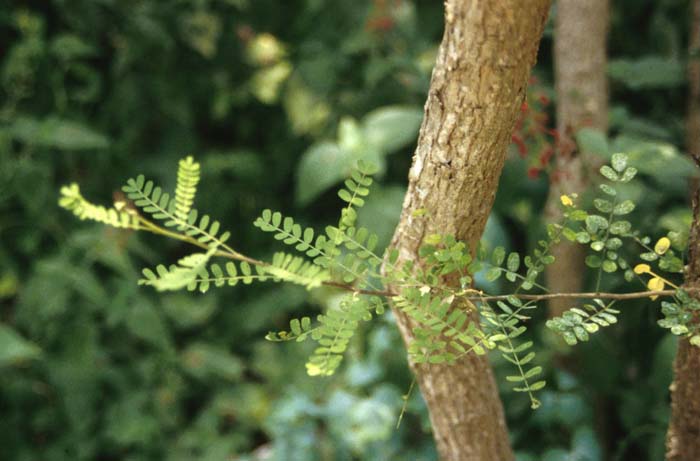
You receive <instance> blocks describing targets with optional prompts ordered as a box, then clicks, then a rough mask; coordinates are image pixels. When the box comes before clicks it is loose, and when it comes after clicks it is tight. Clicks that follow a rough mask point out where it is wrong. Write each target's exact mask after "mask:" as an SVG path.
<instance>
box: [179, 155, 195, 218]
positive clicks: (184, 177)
mask: <svg viewBox="0 0 700 461" xmlns="http://www.w3.org/2000/svg"><path fill="white" fill-rule="evenodd" d="M197 183H199V163H196V162H195V161H194V159H193V158H192V157H191V156H190V157H187V158H184V159H182V160H180V163H179V165H178V168H177V187H176V188H175V216H176V217H177V218H178V219H179V220H180V221H187V218H188V217H189V215H190V211H192V203H193V202H194V196H195V194H196V193H197ZM180 230H184V227H182V228H180Z"/></svg>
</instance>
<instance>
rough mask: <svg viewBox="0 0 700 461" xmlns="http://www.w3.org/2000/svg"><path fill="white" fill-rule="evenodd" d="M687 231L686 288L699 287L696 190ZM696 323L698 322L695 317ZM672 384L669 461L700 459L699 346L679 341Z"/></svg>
mask: <svg viewBox="0 0 700 461" xmlns="http://www.w3.org/2000/svg"><path fill="white" fill-rule="evenodd" d="M695 192H696V195H695V197H694V203H693V211H694V213H693V215H694V218H693V226H692V228H691V231H690V243H689V245H690V247H689V251H690V261H689V264H688V272H687V274H686V281H685V282H686V283H685V284H686V286H690V287H700V216H699V214H700V213H699V211H700V206H699V205H698V196H697V190H696V191H695ZM695 320H696V321H700V319H698V318H696V319H695ZM673 371H674V382H673V384H671V423H670V426H669V429H668V435H667V437H666V459H667V460H668V461H697V460H700V347H696V346H693V345H691V344H690V342H689V341H688V340H687V339H682V340H680V341H679V342H678V351H677V352H676V360H675V362H674V365H673Z"/></svg>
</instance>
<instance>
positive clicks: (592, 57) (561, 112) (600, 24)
mask: <svg viewBox="0 0 700 461" xmlns="http://www.w3.org/2000/svg"><path fill="white" fill-rule="evenodd" d="M608 10H609V7H608V0H559V1H558V2H557V13H556V18H555V36H554V78H555V86H556V94H557V131H558V133H559V137H560V138H559V139H560V140H561V144H562V146H565V145H568V144H569V142H570V138H571V137H572V136H574V135H575V133H576V131H578V130H579V129H580V128H582V127H590V128H595V129H598V130H601V131H603V132H605V131H606V130H607V126H608V120H607V116H608V90H607V79H606V62H607V46H606V42H607V31H608ZM584 154H585V153H578V152H575V151H570V150H569V149H566V148H562V149H558V152H557V155H556V157H555V171H554V173H553V174H552V176H551V180H550V189H549V197H548V198H547V204H546V206H545V215H546V218H547V220H548V221H549V222H561V219H562V209H561V204H560V201H559V197H561V195H562V194H571V193H576V194H579V195H581V194H582V193H583V191H584V190H585V189H586V182H587V180H586V179H587V178H586V176H587V171H586V168H585V163H586V158H585V157H584ZM585 251H586V250H585V247H583V246H582V245H578V244H574V243H569V242H566V241H563V242H561V243H560V244H558V245H554V246H553V248H552V255H553V256H554V257H555V258H556V259H555V261H554V263H553V264H552V265H550V266H548V267H547V270H546V273H545V275H546V279H547V286H548V287H550V288H551V290H552V291H553V292H556V293H566V292H579V291H581V289H582V288H583V274H584V273H585V270H584V264H583V260H584V256H585ZM570 307H571V303H570V301H568V300H565V299H559V300H552V301H551V302H550V303H549V309H550V310H549V312H550V315H551V316H558V315H561V314H562V313H563V311H564V310H566V309H568V308H570Z"/></svg>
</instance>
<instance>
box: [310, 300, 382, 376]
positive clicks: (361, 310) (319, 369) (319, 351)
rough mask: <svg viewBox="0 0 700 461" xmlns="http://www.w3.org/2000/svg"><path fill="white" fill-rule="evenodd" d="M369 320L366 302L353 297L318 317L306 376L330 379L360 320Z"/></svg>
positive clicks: (369, 315)
mask: <svg viewBox="0 0 700 461" xmlns="http://www.w3.org/2000/svg"><path fill="white" fill-rule="evenodd" d="M371 318H372V317H371V314H370V313H369V303H368V302H367V300H366V299H364V298H362V297H356V296H353V295H347V296H345V297H344V298H343V300H342V301H341V302H340V305H339V307H338V308H337V309H330V310H328V311H327V312H326V314H325V315H319V316H318V323H319V326H318V328H317V329H316V331H314V333H312V337H313V338H314V339H315V340H316V341H317V342H318V347H317V348H316V349H314V352H313V354H312V355H311V357H309V360H308V362H306V371H307V373H308V374H309V375H310V376H330V375H332V374H333V373H335V371H336V369H337V368H338V366H339V365H340V362H341V361H342V360H343V354H344V353H345V351H346V350H347V348H348V344H349V343H350V339H351V338H352V337H353V336H354V335H355V332H356V330H357V328H358V326H359V323H360V321H362V320H369V319H371Z"/></svg>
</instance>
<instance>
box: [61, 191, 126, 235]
mask: <svg viewBox="0 0 700 461" xmlns="http://www.w3.org/2000/svg"><path fill="white" fill-rule="evenodd" d="M58 204H59V205H60V206H61V207H63V208H65V209H66V210H69V211H71V212H72V213H73V214H74V215H75V216H77V217H78V219H81V220H90V221H96V222H99V223H102V224H105V225H108V226H112V227H116V228H122V229H135V230H138V229H139V228H140V226H139V218H138V216H137V215H136V214H134V213H132V212H130V211H129V210H125V209H124V205H125V204H124V203H123V202H122V203H115V204H114V207H113V208H110V209H107V208H105V207H103V206H101V205H94V204H92V203H90V202H88V201H87V200H85V198H84V197H83V196H82V195H81V194H80V187H79V186H78V185H77V184H71V185H70V186H63V187H62V188H61V198H60V199H59V201H58Z"/></svg>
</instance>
